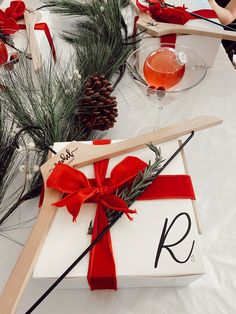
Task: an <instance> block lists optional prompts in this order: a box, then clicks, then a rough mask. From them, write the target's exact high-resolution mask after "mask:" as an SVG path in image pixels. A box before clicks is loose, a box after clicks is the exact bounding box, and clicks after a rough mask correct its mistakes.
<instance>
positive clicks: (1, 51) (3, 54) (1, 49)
mask: <svg viewBox="0 0 236 314" xmlns="http://www.w3.org/2000/svg"><path fill="white" fill-rule="evenodd" d="M7 59H8V52H7V48H6V45H5V44H4V42H3V41H2V40H1V39H0V65H1V64H5V63H7Z"/></svg>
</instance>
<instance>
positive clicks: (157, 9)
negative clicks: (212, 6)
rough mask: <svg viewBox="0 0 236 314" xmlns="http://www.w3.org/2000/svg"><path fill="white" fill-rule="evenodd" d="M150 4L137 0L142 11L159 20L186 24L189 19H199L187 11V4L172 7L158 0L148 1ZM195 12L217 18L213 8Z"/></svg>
mask: <svg viewBox="0 0 236 314" xmlns="http://www.w3.org/2000/svg"><path fill="white" fill-rule="evenodd" d="M148 2H149V5H148V6H146V5H143V4H141V3H140V1H139V0H136V5H137V7H138V8H139V10H140V11H142V12H146V13H148V14H150V15H151V17H152V18H153V19H154V20H155V21H157V22H165V23H172V24H181V25H184V24H186V23H187V22H188V21H189V20H193V19H197V18H198V17H195V16H192V15H191V14H190V13H189V12H187V11H186V10H187V8H186V7H185V5H183V6H182V7H181V6H177V7H174V8H170V7H167V6H163V5H162V3H160V1H158V0H156V1H155V0H153V1H148ZM193 13H196V14H199V15H201V16H202V17H206V18H217V15H216V13H215V11H213V10H208V9H204V10H197V11H194V12H193Z"/></svg>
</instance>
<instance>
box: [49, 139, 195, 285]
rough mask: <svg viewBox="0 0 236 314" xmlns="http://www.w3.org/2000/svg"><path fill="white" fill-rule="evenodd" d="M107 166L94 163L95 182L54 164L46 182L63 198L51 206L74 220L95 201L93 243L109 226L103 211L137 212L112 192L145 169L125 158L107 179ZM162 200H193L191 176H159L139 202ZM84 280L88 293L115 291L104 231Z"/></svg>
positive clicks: (108, 241)
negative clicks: (86, 283) (87, 204)
mask: <svg viewBox="0 0 236 314" xmlns="http://www.w3.org/2000/svg"><path fill="white" fill-rule="evenodd" d="M93 143H94V144H97V145H98V144H99V145H101V144H109V143H110V141H108V140H102V141H94V142H93ZM108 163H109V160H108V159H106V160H102V161H99V162H96V163H95V164H94V171H95V179H87V178H86V176H85V175H84V174H83V173H82V172H81V171H80V170H76V169H74V168H72V167H70V166H68V165H65V164H57V165H56V166H55V168H54V169H53V171H52V173H51V175H50V176H49V178H48V180H47V187H50V188H53V189H56V190H59V191H60V192H62V193H63V198H62V199H61V200H59V201H57V202H55V203H54V204H53V205H54V206H58V207H63V206H66V207H67V210H68V211H69V212H70V214H71V215H72V216H73V221H74V220H75V219H76V218H77V216H78V214H79V212H80V208H81V206H82V204H83V203H85V202H95V203H96V204H97V210H96V214H95V220H94V224H93V232H92V241H93V240H94V239H95V238H96V237H97V236H98V234H100V233H101V232H102V230H103V229H104V228H105V227H107V225H108V219H107V215H106V211H105V209H106V208H111V209H113V210H115V211H122V212H124V213H125V214H126V215H127V217H128V218H129V219H132V218H131V216H130V214H133V213H135V212H136V211H135V210H131V209H129V208H128V206H127V204H126V203H125V202H124V201H123V200H122V199H121V198H119V197H118V196H116V195H114V193H115V191H116V190H117V188H119V187H121V186H123V185H124V184H130V183H131V182H132V180H133V179H134V178H135V177H136V175H137V174H138V173H139V172H140V171H143V170H144V169H145V168H146V166H147V164H146V163H145V162H144V161H142V160H140V159H139V158H137V157H126V158H124V159H123V160H122V161H121V162H119V163H118V164H117V165H116V166H115V167H114V168H113V169H112V171H111V175H110V178H106V172H107V167H108ZM163 198H164V199H166V198H190V199H194V198H195V195H194V191H193V187H192V183H191V179H190V177H189V176H186V175H177V176H175V175H167V176H160V177H158V178H157V179H156V180H154V182H153V183H152V185H151V186H149V187H148V188H147V189H146V190H145V192H144V193H143V194H142V195H141V196H140V197H139V200H150V199H163ZM87 278H88V283H89V285H90V288H91V290H94V289H115V290H116V289H117V281H116V267H115V261H114V257H113V250H112V242H111V235H110V232H107V233H106V234H105V235H104V236H103V237H102V239H101V240H100V241H99V242H98V243H97V244H96V245H95V246H94V247H93V249H92V250H91V251H90V259H89V267H88V275H87Z"/></svg>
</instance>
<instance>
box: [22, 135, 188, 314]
mask: <svg viewBox="0 0 236 314" xmlns="http://www.w3.org/2000/svg"><path fill="white" fill-rule="evenodd" d="M193 135H194V131H192V132H191V134H190V135H189V136H188V138H187V139H186V140H185V141H184V142H183V143H182V144H181V145H180V147H179V148H178V149H177V150H176V151H175V152H174V154H173V155H171V157H170V158H169V159H168V160H167V161H166V162H165V163H164V165H163V166H162V167H161V168H160V169H159V170H158V171H157V173H156V177H158V176H159V175H160V173H161V172H162V171H163V170H164V169H165V168H166V167H167V166H168V165H169V163H170V162H171V161H172V160H173V159H174V158H175V157H176V156H177V155H178V154H179V152H180V151H181V150H182V149H183V148H184V147H185V146H186V145H187V143H188V142H189V141H190V140H191V138H192V137H193ZM122 215H123V212H118V213H117V214H116V215H115V216H114V218H113V219H112V221H111V222H110V223H109V224H108V226H107V227H106V228H104V229H103V230H102V232H101V233H99V235H98V236H97V237H96V238H95V240H94V241H93V242H92V243H91V244H90V245H89V246H88V247H87V248H86V249H85V250H84V252H83V253H82V254H81V255H80V256H79V257H78V258H77V259H76V260H75V261H74V262H73V263H72V264H71V265H70V266H69V267H68V268H67V269H66V270H65V271H64V273H63V274H62V275H61V276H60V277H59V278H58V279H57V280H56V281H55V282H54V283H53V284H52V285H51V286H50V287H49V288H48V289H47V290H46V291H45V292H44V293H43V294H42V295H41V297H40V298H39V299H38V300H37V301H36V302H35V303H34V304H33V305H32V306H31V307H30V308H29V309H28V311H26V312H25V314H30V313H32V312H33V311H34V310H35V309H36V307H38V306H39V304H40V303H41V302H42V301H43V300H44V299H45V298H46V297H47V296H48V295H49V294H50V293H51V292H52V291H53V290H54V289H55V288H56V286H58V285H59V283H60V282H61V281H62V280H63V279H64V278H65V277H66V276H67V275H68V274H69V273H70V271H71V270H72V269H73V268H74V267H75V266H76V265H77V264H78V263H79V262H80V261H81V260H82V259H83V258H84V256H85V255H87V254H88V252H89V251H90V250H91V249H92V248H93V247H94V246H95V245H96V244H97V243H98V242H99V241H100V240H101V239H102V237H103V236H104V235H105V234H106V233H107V232H108V231H109V230H110V229H111V227H112V226H113V225H114V224H115V223H116V222H117V221H118V220H119V219H120V217H122Z"/></svg>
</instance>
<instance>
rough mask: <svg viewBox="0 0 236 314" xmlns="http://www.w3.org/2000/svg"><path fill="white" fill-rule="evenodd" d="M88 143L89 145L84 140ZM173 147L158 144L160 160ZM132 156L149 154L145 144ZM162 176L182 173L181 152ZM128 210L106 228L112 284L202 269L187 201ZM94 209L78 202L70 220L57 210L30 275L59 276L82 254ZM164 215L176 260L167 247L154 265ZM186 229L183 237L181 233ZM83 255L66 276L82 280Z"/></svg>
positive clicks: (148, 203) (85, 263)
mask: <svg viewBox="0 0 236 314" xmlns="http://www.w3.org/2000/svg"><path fill="white" fill-rule="evenodd" d="M89 144H91V143H89V142H88V145H89ZM65 145H66V143H56V144H55V145H54V149H55V150H56V151H60V150H61V149H62V148H63V147H64V146H65ZM178 146H179V144H178V141H171V142H168V143H165V144H162V145H160V147H161V151H162V155H163V156H164V158H165V159H167V158H168V157H169V156H170V155H171V154H172V153H173V152H174V151H175V150H176V149H177V148H178ZM127 155H128V154H127ZM127 155H122V156H119V157H115V158H112V159H110V161H109V166H108V171H107V177H109V175H110V172H111V169H113V167H114V166H115V165H116V164H117V163H118V162H119V161H120V160H122V159H123V158H124V157H125V156H127ZM132 156H137V157H139V158H141V159H142V160H144V161H147V162H148V161H149V160H153V158H154V154H153V152H151V150H150V149H148V148H145V149H142V150H138V151H136V152H133V153H132ZM80 170H81V171H82V172H83V173H85V174H86V175H87V177H89V178H93V177H94V170H93V166H92V165H89V166H86V167H83V168H81V169H80ZM163 174H166V175H167V174H185V165H184V162H183V158H182V156H181V154H179V155H178V156H177V157H176V159H174V161H173V162H172V163H170V164H169V166H168V167H167V168H166V169H165V172H163ZM132 208H135V209H137V212H138V213H137V214H136V215H135V217H134V220H133V221H132V222H131V221H129V220H128V219H127V218H126V217H125V215H123V216H122V218H121V219H120V220H119V221H118V222H117V223H116V224H115V225H114V226H113V227H112V229H111V238H112V246H113V253H114V257H115V262H116V272H117V278H118V283H119V277H120V278H122V277H127V278H128V277H132V276H133V277H145V278H146V277H150V278H156V277H160V278H161V277H176V276H177V277H178V276H188V275H189V276H191V275H199V274H202V273H203V272H204V266H203V261H202V255H201V250H200V243H199V236H198V230H197V225H196V219H195V214H194V210H193V205H192V200H190V199H165V200H148V201H136V202H135V203H134V204H133V205H132ZM95 210H96V205H95V204H91V203H88V204H84V205H83V206H82V208H81V211H80V214H79V216H78V219H77V221H76V222H75V223H73V222H72V217H71V216H70V215H69V213H68V212H67V210H66V209H65V208H59V209H58V211H57V214H56V217H55V219H54V222H53V224H52V226H51V229H50V230H49V233H48V235H47V238H46V241H45V243H44V245H43V248H42V250H41V253H40V255H39V257H38V261H37V263H36V265H35V268H34V273H33V277H34V278H57V277H59V276H60V275H61V273H62V272H63V271H64V270H65V269H66V268H67V267H68V266H69V265H70V264H71V263H72V262H73V261H74V260H75V259H76V258H77V257H78V256H79V255H80V254H81V253H82V252H83V250H84V249H85V248H86V247H87V246H88V245H89V244H90V241H91V235H88V234H87V231H88V226H89V223H90V221H91V219H93V218H94V214H95ZM166 219H168V223H169V224H170V223H171V222H173V221H174V223H173V228H171V232H169V234H168V236H167V242H168V245H170V247H171V244H173V254H174V255H175V256H176V259H177V260H178V262H176V260H174V259H173V257H172V256H171V254H170V253H169V252H168V250H165V249H163V250H162V252H161V255H160V257H159V259H158V265H157V267H156V268H155V267H154V262H155V260H156V258H157V250H158V246H159V242H160V237H161V232H162V230H163V224H164V222H165V220H166ZM188 228H189V231H188V232H187V229H188ZM186 232H187V235H186V237H184V234H185V233H186ZM182 237H183V240H182V241H180V243H179V244H178V245H174V243H175V242H176V241H178V240H181V238H182ZM192 246H193V250H192V252H191V254H190V256H189V259H188V260H187V261H186V262H185V263H183V260H185V259H186V257H187V256H188V254H189V253H190V251H191V247H192ZM171 250H172V249H171ZM88 259H89V256H88V255H87V256H85V258H84V259H83V260H82V261H81V262H80V263H79V264H78V265H77V266H76V267H75V268H74V269H73V270H72V271H71V272H70V274H69V275H68V276H67V278H85V279H86V276H87V270H88ZM118 286H119V284H118Z"/></svg>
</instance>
